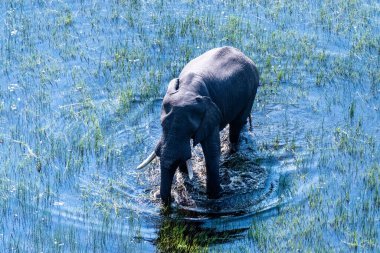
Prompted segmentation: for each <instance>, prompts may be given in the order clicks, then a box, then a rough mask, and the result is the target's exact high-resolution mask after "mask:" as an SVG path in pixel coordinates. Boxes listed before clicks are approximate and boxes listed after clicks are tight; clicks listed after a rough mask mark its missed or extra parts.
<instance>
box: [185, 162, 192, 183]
mask: <svg viewBox="0 0 380 253" xmlns="http://www.w3.org/2000/svg"><path fill="white" fill-rule="evenodd" d="M186 167H187V174H188V175H189V178H190V180H191V179H193V163H192V162H191V158H190V159H189V160H187V161H186Z"/></svg>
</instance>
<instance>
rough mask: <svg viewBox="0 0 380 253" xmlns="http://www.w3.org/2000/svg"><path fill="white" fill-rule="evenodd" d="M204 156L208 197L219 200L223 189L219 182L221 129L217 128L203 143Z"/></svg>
mask: <svg viewBox="0 0 380 253" xmlns="http://www.w3.org/2000/svg"><path fill="white" fill-rule="evenodd" d="M201 145H202V149H203V154H204V156H205V160H206V171H207V195H208V197H209V198H214V199H215V198H218V197H219V196H220V192H221V187H220V180H219V159H220V139H219V129H217V128H215V129H214V130H213V132H212V134H211V135H209V136H208V137H207V139H205V140H203V141H201Z"/></svg>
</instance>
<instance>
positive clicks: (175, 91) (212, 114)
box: [138, 79, 221, 204]
mask: <svg viewBox="0 0 380 253" xmlns="http://www.w3.org/2000/svg"><path fill="white" fill-rule="evenodd" d="M188 87H192V86H184V87H180V81H179V79H173V80H172V81H171V82H170V83H169V87H168V91H167V93H166V95H165V97H164V100H163V104H162V109H161V126H162V136H161V138H160V140H159V142H158V144H157V146H156V149H155V151H154V152H153V153H152V154H151V155H150V156H149V157H148V158H147V159H146V160H145V161H144V162H142V163H141V164H140V165H139V166H138V168H142V167H144V166H146V165H147V164H148V163H150V162H151V161H152V160H153V159H154V158H155V157H156V156H158V157H159V158H160V169H161V184H160V195H161V199H162V201H163V203H164V204H169V203H170V200H171V185H172V181H173V177H174V173H175V171H176V169H177V168H178V167H182V168H184V167H187V170H188V175H189V178H190V179H191V178H192V173H193V172H192V166H191V145H190V140H191V139H193V145H194V146H195V145H197V144H198V143H200V142H202V140H204V139H205V138H207V136H208V135H209V134H210V132H211V131H212V130H213V129H215V127H218V128H219V123H220V120H221V113H220V111H219V109H218V107H217V106H216V105H215V104H214V103H213V102H212V100H211V99H210V98H209V97H207V96H201V95H199V94H198V92H196V90H195V91H194V90H191V89H189V88H188Z"/></svg>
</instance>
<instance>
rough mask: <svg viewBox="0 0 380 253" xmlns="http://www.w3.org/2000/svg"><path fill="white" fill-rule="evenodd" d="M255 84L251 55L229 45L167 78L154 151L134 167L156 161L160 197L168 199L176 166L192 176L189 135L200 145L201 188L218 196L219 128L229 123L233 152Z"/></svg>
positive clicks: (212, 196) (244, 122) (253, 93)
mask: <svg viewBox="0 0 380 253" xmlns="http://www.w3.org/2000/svg"><path fill="white" fill-rule="evenodd" d="M258 86H259V72H258V70H257V68H256V66H255V64H254V63H253V61H252V60H251V59H249V58H248V57H247V56H245V55H244V54H243V53H242V52H241V51H239V50H238V49H236V48H234V47H229V46H225V47H220V48H214V49H211V50H209V51H207V52H205V53H204V54H202V55H200V56H198V57H197V58H195V59H193V60H191V61H190V62H189V63H187V64H186V65H185V67H184V68H183V69H182V71H181V73H180V75H179V76H178V78H174V79H173V80H171V81H170V82H169V85H168V89H167V92H166V94H165V96H164V98H163V101H162V108H161V118H160V120H161V126H162V135H161V138H160V140H159V141H158V144H157V146H156V148H155V150H154V151H153V152H152V153H151V154H150V155H149V156H148V158H147V159H145V161H143V162H142V163H141V164H140V165H139V166H138V169H140V168H143V167H145V166H146V165H147V164H149V163H150V162H151V161H152V160H153V159H155V157H159V159H160V171H161V182H160V197H161V200H162V202H163V203H164V204H165V205H168V204H170V203H171V185H172V181H173V177H174V174H175V171H176V169H177V168H179V169H180V171H182V172H187V173H188V176H189V178H190V179H192V177H193V171H192V163H191V139H192V140H193V143H192V144H193V146H194V147H195V146H196V145H197V144H199V143H200V144H201V147H202V150H203V153H204V157H205V161H206V177H207V178H206V189H207V196H208V198H210V199H216V198H219V197H220V195H221V186H220V179H219V159H220V156H221V150H220V147H221V143H220V137H219V132H220V131H221V130H222V129H224V128H225V127H226V126H227V124H229V142H230V144H229V145H230V146H229V147H230V151H231V152H236V150H237V145H238V142H239V135H240V131H241V129H242V128H243V126H244V125H245V124H246V123H247V118H248V117H250V115H251V110H252V105H253V101H254V99H255V96H256V92H257V89H258Z"/></svg>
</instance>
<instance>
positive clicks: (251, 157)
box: [151, 127, 277, 217]
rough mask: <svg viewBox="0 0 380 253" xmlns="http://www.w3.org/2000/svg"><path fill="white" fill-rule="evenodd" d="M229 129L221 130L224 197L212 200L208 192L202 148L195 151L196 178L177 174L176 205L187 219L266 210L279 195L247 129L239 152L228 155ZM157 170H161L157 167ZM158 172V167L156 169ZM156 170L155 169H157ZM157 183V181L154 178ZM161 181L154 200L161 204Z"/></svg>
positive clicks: (273, 178) (194, 169) (154, 193)
mask: <svg viewBox="0 0 380 253" xmlns="http://www.w3.org/2000/svg"><path fill="white" fill-rule="evenodd" d="M228 131H229V129H228V127H226V128H225V129H224V130H222V131H221V134H220V136H221V137H220V139H221V151H222V157H221V161H220V179H221V182H220V183H221V187H222V194H221V197H220V198H218V199H209V198H208V197H207V193H206V178H207V177H206V166H205V160H204V155H203V152H202V149H201V147H200V145H197V146H196V147H195V148H193V149H192V157H193V158H192V159H193V171H194V178H193V179H192V180H190V179H189V178H188V176H187V175H186V174H183V173H182V172H180V171H177V172H176V174H175V177H174V180H173V185H172V197H173V199H174V203H173V204H172V206H174V207H175V208H176V209H177V211H178V212H180V213H181V214H183V215H184V216H185V217H186V216H188V217H198V216H201V217H204V216H210V217H214V216H219V215H226V214H231V215H238V214H239V213H242V214H247V213H252V212H257V211H259V210H262V209H265V206H263V205H265V202H266V200H268V199H270V198H273V195H274V194H276V185H277V183H276V180H275V177H274V175H271V172H270V171H269V170H268V169H266V168H263V167H261V166H260V165H259V164H258V163H257V161H258V160H259V159H258V158H257V157H256V154H255V142H254V139H253V133H252V132H249V131H247V130H246V129H244V130H243V131H242V133H241V137H240V148H239V151H238V152H237V153H234V154H230V153H229V147H228V145H229V141H228ZM154 167H159V164H157V163H156V164H155V165H154ZM157 170H159V168H157ZM155 171H156V168H155ZM154 179H155V180H154V181H157V178H154ZM157 183H158V182H152V184H153V190H152V194H151V196H152V200H153V201H154V202H157V203H160V196H159V185H158V184H157Z"/></svg>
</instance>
